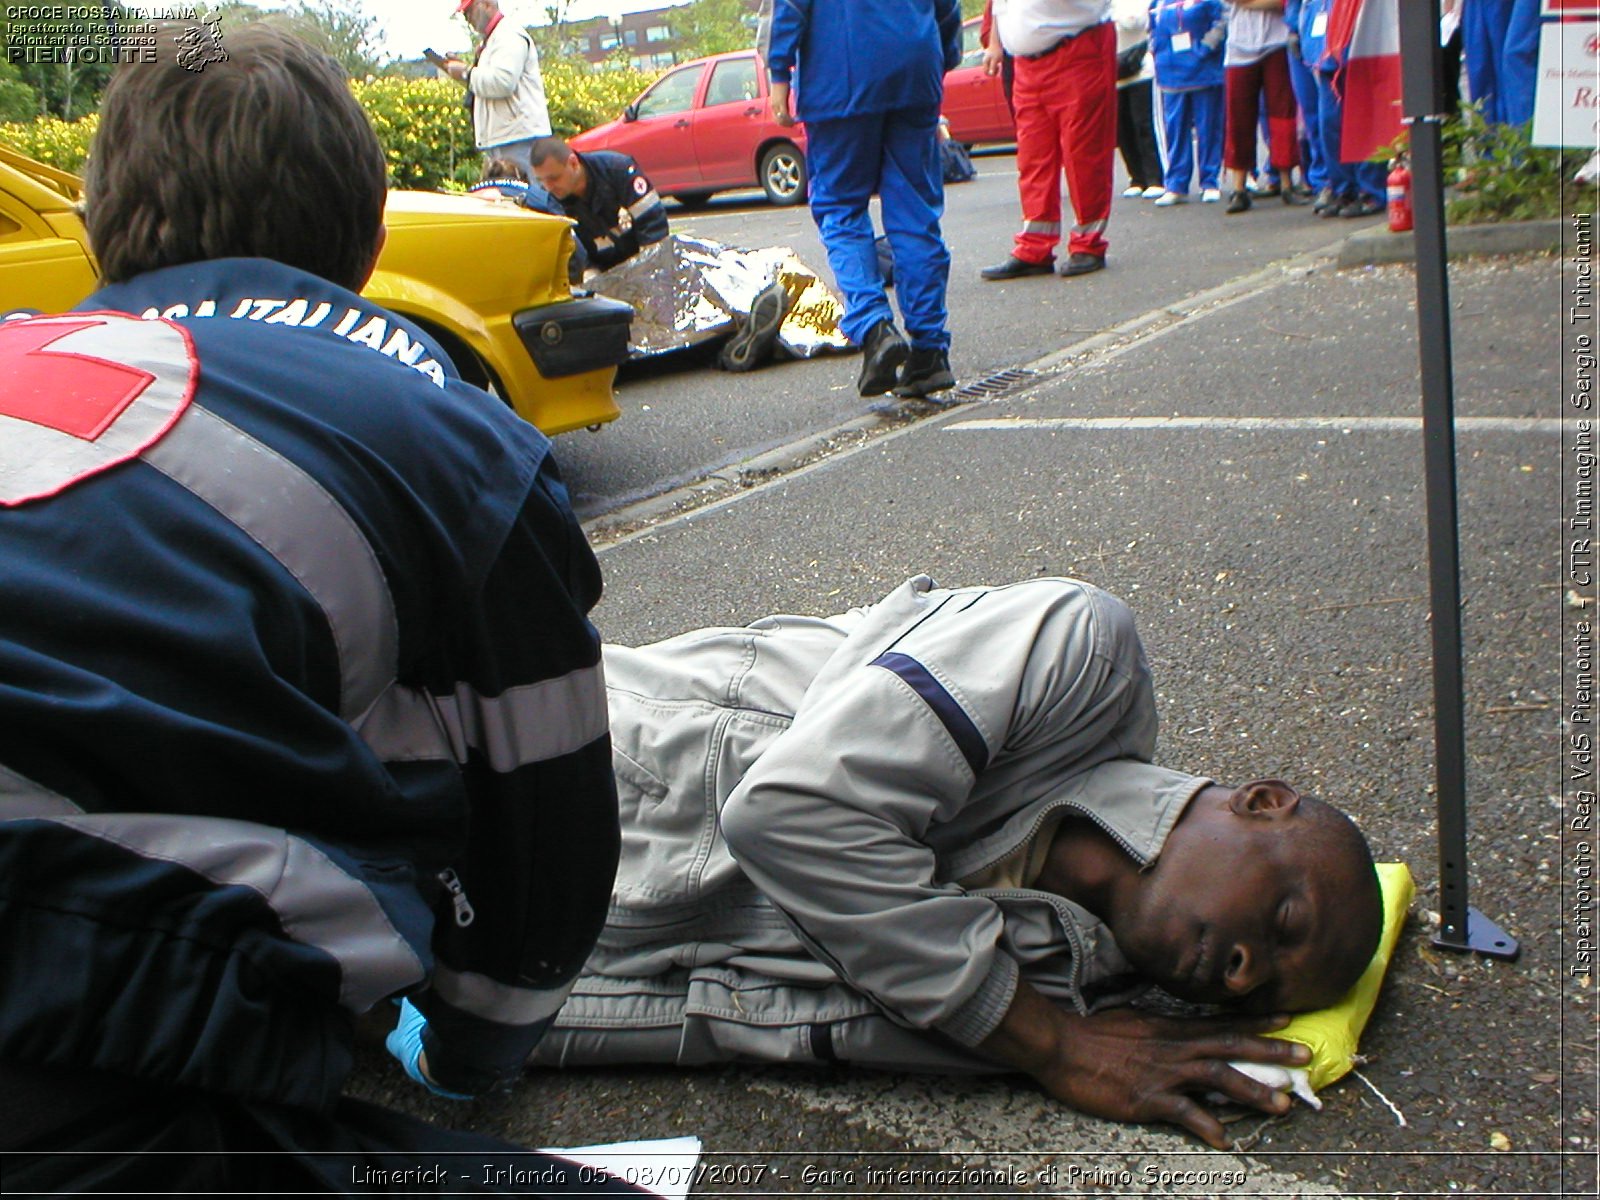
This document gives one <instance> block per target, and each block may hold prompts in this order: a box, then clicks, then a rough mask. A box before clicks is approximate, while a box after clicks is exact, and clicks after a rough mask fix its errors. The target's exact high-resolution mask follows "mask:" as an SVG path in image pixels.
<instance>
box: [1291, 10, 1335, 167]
mask: <svg viewBox="0 0 1600 1200" xmlns="http://www.w3.org/2000/svg"><path fill="white" fill-rule="evenodd" d="M1304 3H1305V0H1284V5H1283V21H1284V24H1286V25H1288V26H1289V85H1290V86H1291V87H1293V88H1294V98H1295V102H1296V103H1297V104H1299V105H1300V157H1301V160H1302V162H1303V163H1304V166H1305V177H1306V180H1305V181H1306V186H1307V187H1309V188H1310V189H1311V190H1312V192H1314V193H1315V194H1316V195H1317V196H1318V197H1319V198H1320V197H1322V196H1323V195H1324V194H1326V193H1327V189H1328V160H1327V155H1325V154H1324V153H1323V151H1322V140H1321V138H1320V137H1319V136H1318V134H1317V130H1318V129H1319V127H1320V121H1321V117H1320V115H1319V113H1318V107H1317V102H1318V99H1319V97H1318V95H1317V67H1316V63H1315V62H1313V61H1312V60H1310V59H1307V58H1306V56H1305V52H1304V49H1303V48H1302V47H1301V45H1300V18H1301V15H1302V10H1303V7H1304Z"/></svg>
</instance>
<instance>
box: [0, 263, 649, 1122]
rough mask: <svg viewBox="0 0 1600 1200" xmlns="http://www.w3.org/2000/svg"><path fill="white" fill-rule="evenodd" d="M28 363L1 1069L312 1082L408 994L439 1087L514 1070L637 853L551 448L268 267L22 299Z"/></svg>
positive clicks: (3, 596) (12, 427)
mask: <svg viewBox="0 0 1600 1200" xmlns="http://www.w3.org/2000/svg"><path fill="white" fill-rule="evenodd" d="M123 314H131V315H123ZM0 380H3V382H0V564H3V567H0V1059H4V1060H7V1061H13V1062H28V1063H40V1064H55V1065H63V1066H87V1067H93V1068H99V1069H104V1070H110V1071H115V1072H120V1073H123V1074H129V1075H134V1076H138V1077H142V1078H150V1079H154V1080H160V1081H164V1082H168V1083H174V1084H182V1085H192V1086H195V1087H199V1088H205V1089H211V1090H216V1091H222V1092H225V1093H228V1094H232V1095H237V1096H241V1097H245V1098H252V1099H265V1100H271V1101H276V1102H284V1103H292V1104H301V1105H321V1104H324V1103H327V1102H329V1101H330V1100H331V1099H332V1098H333V1097H334V1096H335V1095H336V1094H337V1091H338V1088H339V1086H340V1083H341V1081H342V1079H343V1078H344V1076H345V1074H346V1072H347V1070H348V1067H349V1061H350V1052H349V1042H350V1026H351V1021H350V1019H349V1017H350V1014H352V1013H357V1012H361V1011H364V1010H366V1009H369V1008H371V1007H372V1006H373V1005H375V1004H377V1003H379V1002H380V1001H382V1000H384V999H385V998H386V997H391V996H394V995H397V994H400V993H410V994H413V995H415V997H416V1000H417V1003H418V1006H419V1007H420V1008H422V1010H423V1011H424V1012H425V1013H426V1015H427V1016H428V1018H429V1024H430V1030H429V1035H428V1040H427V1043H426V1048H427V1052H428V1062H429V1067H430V1070H431V1072H432V1073H433V1074H434V1075H435V1077H436V1078H437V1079H438V1081H439V1082H440V1083H441V1084H443V1085H444V1086H446V1087H448V1088H451V1089H454V1090H461V1091H479V1090H482V1089H483V1088H485V1087H488V1086H492V1085H493V1084H494V1083H495V1082H497V1081H498V1080H500V1079H501V1078H504V1077H505V1076H507V1075H509V1074H511V1073H513V1072H515V1071H516V1070H517V1069H518V1068H519V1067H520V1065H521V1063H522V1062H523V1060H524V1058H525V1056H526V1055H527V1053H528V1051H529V1050H530V1048H531V1047H532V1046H533V1045H534V1044H535V1042H536V1041H537V1040H538V1038H539V1036H540V1034H541V1033H542V1032H543V1030H544V1028H545V1026H546V1025H547V1024H548V1023H549V1021H550V1018H551V1017H552V1016H553V1015H554V1013H555V1011H556V1010H557V1009H558V1008H559V1007H560V1005H561V1003H562V1001H563V1000H564V998H565V996H566V994H567V990H568V989H569V987H570V985H571V981H572V979H573V977H574V975H575V974H576V973H577V971H578V968H579V967H580V966H581V965H582V963H583V961H584V959H585V957H586V956H587V954H588V952H589V949H590V947H591V946H592V944H593V942H594V940H595V938H596V936H597V934H598V932H599V930H600V927H601V924H602V921H603V919H604V914H605V908H606V902H607V898H608V895H609V892H610V887H611V881H612V876H613V874H614V871H615V865H616V855H617V841H618V831H617V816H616V798H615V789H614V784H613V781H612V777H611V768H610V752H609V742H608V738H607V733H606V708H605V692H604V683H603V680H602V677H601V669H600V665H599V661H600V647H599V641H598V638H597V635H596V633H595V630H594V629H593V627H592V626H591V625H590V623H589V621H588V618H587V615H586V614H587V612H588V610H589V609H590V607H591V606H592V605H593V604H594V603H595V601H596V600H597V599H598V596H599V592H600V576H599V570H598V567H597V565H596V563H595V560H594V557H593V555H592V553H591V552H590V550H589V547H588V545H587V543H586V542H585V540H584V537H583V534H582V532H581V530H580V529H579V528H578V526H577V524H576V522H575V520H574V518H573V516H572V513H571V510H570V508H569V506H568V503H567V497H566V492H565V489H564V488H563V486H562V484H561V481H560V479H559V477H558V475H557V473H556V470H555V467H554V464H553V462H552V461H551V457H550V446H549V443H548V442H547V441H546V439H545V438H544V437H543V436H542V435H541V434H540V433H539V432H538V431H537V430H535V429H534V428H533V427H531V426H529V425H527V424H525V423H524V422H522V421H520V420H519V419H517V418H516V417H515V416H513V414H512V413H511V412H510V410H509V409H507V408H506V407H505V406H504V405H503V404H501V403H499V402H498V401H496V400H495V399H493V398H492V397H490V396H488V395H486V394H485V393H484V392H481V391H479V390H477V389H475V388H472V387H470V386H468V385H466V384H464V383H463V382H461V380H460V379H459V378H458V377H457V375H456V372H455V369H454V367H453V366H452V365H451V364H450V362H449V360H448V359H447V358H446V357H445V356H444V354H443V353H442V352H441V351H440V349H439V347H438V346H437V345H436V344H435V343H434V342H433V341H432V340H431V339H430V338H429V337H428V336H426V335H425V334H424V333H423V332H422V331H421V330H419V329H418V328H417V327H415V326H413V325H411V324H409V323H408V322H406V321H404V320H402V319H400V318H397V317H395V316H394V315H392V314H390V313H387V312H385V311H383V310H382V309H379V308H378V307H376V306H375V305H373V304H372V303H370V302H369V301H367V300H365V299H363V298H361V297H360V296H358V295H355V294H354V293H352V292H349V291H346V290H344V289H342V288H339V287H335V286H333V285H332V284H330V283H328V282H327V281H325V280H322V279H320V278H317V277H315V276H313V275H309V274H306V273H304V272H301V271H297V270H293V269H290V268H288V267H285V266H282V265H281V264H278V263H273V262H268V261H264V260H256V259H235V260H224V261H215V262H205V263H195V264H189V265H184V266H178V267H172V268H168V269H165V270H161V271H156V272H152V273H150V274H147V275H144V276H141V277H139V278H137V279H134V280H131V281H129V282H127V283H124V284H120V285H115V286H111V287H107V288H105V289H104V290H102V291H101V292H99V293H98V294H96V295H94V296H92V297H90V298H89V299H88V300H87V301H85V302H84V304H83V305H82V306H81V309H80V310H79V311H77V312H75V313H72V314H66V315H64V316H56V317H31V318H28V319H25V320H12V321H6V322H3V323H0Z"/></svg>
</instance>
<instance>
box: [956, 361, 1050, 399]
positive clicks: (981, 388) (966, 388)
mask: <svg viewBox="0 0 1600 1200" xmlns="http://www.w3.org/2000/svg"><path fill="white" fill-rule="evenodd" d="M1038 375H1039V373H1038V372H1037V371H1030V370H1029V369H1028V368H1026V367H1013V368H1011V369H1010V370H1008V371H996V372H995V373H994V374H993V375H990V376H988V377H987V378H985V379H980V380H978V381H977V382H976V383H969V384H965V385H963V386H962V387H959V388H957V389H956V390H955V391H953V392H951V393H950V396H949V400H993V399H995V398H996V397H997V396H1004V395H1006V394H1007V393H1009V392H1014V391H1016V390H1017V389H1018V388H1020V387H1023V386H1024V385H1026V384H1029V383H1032V382H1033V381H1034V380H1035V379H1036V378H1038ZM948 402H949V401H946V403H948Z"/></svg>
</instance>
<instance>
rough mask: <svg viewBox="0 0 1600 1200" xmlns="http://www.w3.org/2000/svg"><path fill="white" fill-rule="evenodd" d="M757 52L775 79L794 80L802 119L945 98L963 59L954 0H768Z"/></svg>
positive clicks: (935, 103)
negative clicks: (947, 81)
mask: <svg viewBox="0 0 1600 1200" xmlns="http://www.w3.org/2000/svg"><path fill="white" fill-rule="evenodd" d="M761 54H762V57H763V58H764V59H765V60H766V64H767V70H768V72H769V74H770V75H771V78H772V81H773V82H774V83H789V82H790V80H791V77H792V76H794V75H798V76H799V78H798V80H796V81H795V88H794V97H795V98H794V114H795V116H797V117H798V118H800V120H802V121H825V120H836V119H838V118H840V117H856V116H862V115H865V114H867V113H883V112H893V111H895V110H896V109H903V108H911V109H924V108H932V109H935V110H937V109H938V107H939V105H940V104H941V103H943V100H944V76H945V72H946V71H953V70H954V69H955V68H956V67H957V66H958V65H960V62H961V6H960V5H959V4H958V3H956V0H875V2H874V3H872V4H862V3H860V2H859V0H769V4H767V5H764V6H763V11H762V24H761Z"/></svg>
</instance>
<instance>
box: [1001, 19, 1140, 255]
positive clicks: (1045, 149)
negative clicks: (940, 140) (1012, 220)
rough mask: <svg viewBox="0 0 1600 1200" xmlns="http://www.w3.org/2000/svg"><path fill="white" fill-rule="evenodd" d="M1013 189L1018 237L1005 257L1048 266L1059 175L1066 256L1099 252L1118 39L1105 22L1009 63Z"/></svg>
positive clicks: (1057, 224)
mask: <svg viewBox="0 0 1600 1200" xmlns="http://www.w3.org/2000/svg"><path fill="white" fill-rule="evenodd" d="M1016 72H1017V75H1016V84H1015V87H1014V90H1013V92H1012V102H1013V103H1014V104H1015V106H1016V117H1017V176H1018V178H1017V189H1018V191H1019V192H1020V193H1021V196H1022V232H1021V233H1019V234H1017V237H1016V244H1015V246H1014V247H1013V249H1012V253H1013V254H1015V255H1016V256H1017V257H1018V258H1020V259H1022V260H1023V261H1024V262H1033V263H1039V262H1044V261H1046V260H1047V259H1049V258H1050V257H1051V256H1052V255H1053V254H1054V253H1055V249H1056V246H1057V244H1058V243H1059V242H1060V241H1061V175H1062V172H1063V171H1065V173H1066V177H1067V193H1068V195H1069V196H1070V198H1071V200H1072V212H1073V217H1074V218H1075V223H1074V224H1073V226H1072V234H1071V236H1070V237H1068V239H1067V251H1068V253H1072V254H1078V253H1083V254H1096V255H1100V256H1102V257H1104V255H1105V252H1106V237H1105V230H1106V220H1107V218H1109V217H1110V216H1111V170H1112V156H1113V154H1114V153H1115V152H1116V148H1117V35H1116V31H1115V29H1114V28H1113V26H1112V24H1111V22H1110V21H1104V22H1102V23H1100V24H1099V25H1096V26H1094V27H1092V28H1090V29H1086V30H1084V31H1083V32H1082V33H1080V34H1078V36H1077V37H1074V38H1069V39H1068V40H1067V41H1064V42H1062V43H1061V44H1060V45H1058V46H1057V47H1056V48H1055V49H1054V50H1051V51H1050V52H1049V53H1048V54H1044V55H1041V56H1040V57H1038V58H1021V57H1018V58H1017V59H1016Z"/></svg>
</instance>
